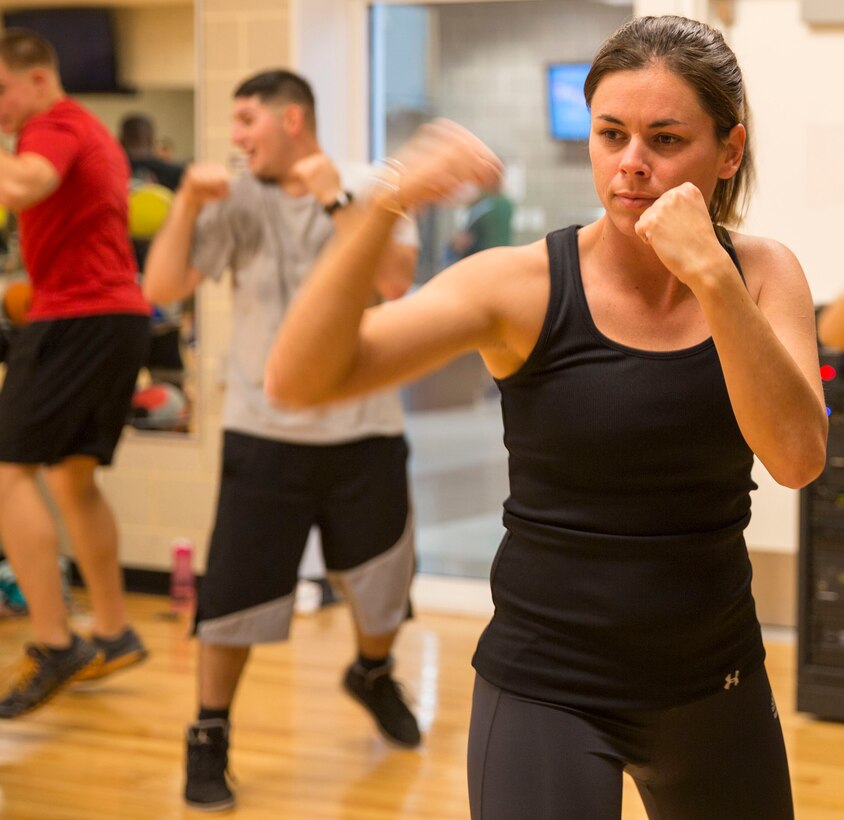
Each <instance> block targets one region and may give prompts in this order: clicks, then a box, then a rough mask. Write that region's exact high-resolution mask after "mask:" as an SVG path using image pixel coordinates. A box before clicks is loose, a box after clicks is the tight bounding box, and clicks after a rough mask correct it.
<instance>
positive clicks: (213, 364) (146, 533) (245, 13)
mask: <svg viewBox="0 0 844 820" xmlns="http://www.w3.org/2000/svg"><path fill="white" fill-rule="evenodd" d="M288 6H289V3H288V2H287V0H200V3H199V6H198V8H197V54H198V63H199V64H198V67H197V72H196V76H197V82H198V84H197V95H196V100H197V135H198V146H197V149H198V156H200V157H202V158H204V159H210V160H215V161H222V162H225V161H227V159H228V157H229V155H230V145H229V115H230V104H231V92H232V90H233V88H234V87H235V85H236V84H237V83H238V82H239V81H240V80H242V79H243V78H244V77H245V76H247V75H248V74H250V73H252V72H254V71H258V70H260V69H262V68H265V67H269V66H277V65H285V64H286V62H287V61H288V59H289V55H290V30H291V28H290V15H289V8H288ZM228 291H229V284H228V282H227V281H223V282H222V283H221V284H206V285H204V286H203V287H202V290H201V295H200V299H199V314H200V315H199V339H200V348H199V351H198V364H199V390H198V396H199V398H198V419H199V430H198V435H197V436H196V437H195V438H192V439H188V440H185V439H184V438H183V437H179V436H176V435H173V436H164V435H161V434H143V433H137V432H135V431H130V432H129V433H128V434H127V435H126V437H125V438H124V440H123V443H122V444H121V447H120V449H119V451H118V454H117V461H116V464H115V466H114V468H112V469H111V470H107V471H104V474H103V482H102V483H103V487H104V489H105V492H106V493H107V495H108V498H109V499H110V501H111V502H112V504H113V506H114V509H115V512H116V514H117V517H118V522H119V526H120V530H121V538H122V545H121V557H122V562H123V565H124V566H127V567H133V568H137V567H142V568H151V569H167V568H168V567H169V564H170V558H169V547H170V542H171V541H172V539H173V538H175V537H177V536H187V537H189V538H191V539H192V540H193V541H194V543H195V544H196V545H197V554H196V559H195V563H196V568H197V569H201V568H202V566H203V565H204V555H205V549H206V543H207V540H208V534H209V531H210V527H211V523H212V514H213V510H214V504H215V500H216V489H217V474H218V469H219V448H220V430H219V418H220V406H221V401H222V383H221V382H222V374H223V372H224V366H225V351H226V345H227V341H228V336H229V330H230V316H229V298H228V297H229V293H228Z"/></svg>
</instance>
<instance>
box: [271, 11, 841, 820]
mask: <svg viewBox="0 0 844 820" xmlns="http://www.w3.org/2000/svg"><path fill="white" fill-rule="evenodd" d="M584 91H585V95H586V99H587V102H588V103H589V106H590V108H591V114H592V130H591V136H590V141H589V148H590V157H591V160H592V168H593V175H594V181H595V187H596V191H597V193H598V196H599V198H600V200H601V203H602V204H603V206H604V209H605V213H604V215H603V216H602V217H601V218H600V219H598V220H597V221H596V222H594V223H592V224H590V225H586V226H583V227H579V226H575V227H570V228H566V229H564V230H561V231H555V232H553V233H551V234H549V236H548V237H547V238H546V240H545V241H543V242H537V243H534V244H532V245H528V246H525V247H522V248H497V249H492V250H489V251H485V252H483V253H480V254H477V255H475V256H472V257H469V258H468V259H466V260H462V261H461V262H459V263H457V264H456V265H454V266H453V267H452V268H449V269H447V270H446V271H444V272H443V273H441V274H440V275H439V276H438V277H436V278H435V279H434V280H433V281H431V282H430V283H429V284H427V285H426V286H425V287H423V288H421V289H420V290H419V291H418V293H417V294H415V295H414V296H413V297H412V298H408V299H404V300H401V301H399V302H395V303H390V304H388V305H383V306H379V307H377V308H374V309H372V310H366V307H367V297H368V294H369V292H370V290H371V281H372V277H373V271H374V268H375V263H376V262H377V259H378V254H379V252H380V249H381V248H382V247H383V246H384V243H385V242H386V240H387V238H388V236H389V234H390V230H391V227H392V224H393V222H394V221H395V220H396V219H397V218H400V217H401V215H402V214H404V213H405V212H406V211H408V210H414V209H416V208H418V207H422V206H424V205H426V204H428V203H432V202H439V201H443V200H445V199H447V197H448V194H449V193H450V192H451V191H453V190H454V189H455V187H456V186H457V185H459V184H462V183H464V182H473V183H476V184H480V185H481V186H484V185H487V186H491V185H493V184H494V183H495V181H496V178H497V176H498V174H499V169H500V166H499V163H498V161H497V159H496V158H495V157H494V155H492V153H491V152H490V151H489V149H488V148H487V147H486V146H485V145H483V144H482V143H481V142H480V141H479V140H477V139H476V138H475V137H474V136H472V135H471V134H469V133H468V132H466V131H465V130H463V129H461V128H460V127H459V126H456V125H454V124H452V123H447V122H439V123H435V124H432V125H429V126H426V127H425V128H423V129H422V131H421V132H420V133H419V134H418V135H417V136H416V137H415V138H414V140H412V141H411V143H410V144H409V145H408V146H406V147H405V148H404V149H403V151H402V152H401V153H400V156H401V158H402V162H401V163H399V162H393V163H391V164H390V165H389V167H390V169H391V170H390V172H389V173H388V174H386V175H385V176H384V177H383V178H382V179H381V180H380V185H379V186H378V187H377V189H376V193H375V195H374V196H373V198H372V200H371V202H370V203H369V204H368V205H365V206H359V207H360V210H359V216H358V222H357V225H356V227H355V228H353V229H351V230H350V232H349V233H347V234H346V235H345V236H344V237H343V238H342V240H341V241H339V242H338V243H337V244H336V245H335V246H334V247H333V248H332V249H331V250H330V251H329V252H328V253H326V254H325V255H324V256H323V257H322V258H321V259H320V260H319V262H318V263H317V265H316V266H315V269H314V271H313V274H312V276H311V279H310V281H309V283H308V284H307V285H306V287H305V288H304V289H303V291H302V292H301V294H300V296H299V298H298V300H297V302H296V304H295V305H294V306H293V308H292V309H291V311H290V313H289V315H288V317H287V320H286V322H285V324H284V326H283V327H282V328H281V330H280V332H279V335H278V338H277V340H276V344H275V346H274V348H273V351H272V353H271V355H270V358H269V361H268V365H267V374H266V390H267V392H268V394H269V395H270V396H271V398H273V399H276V400H278V401H281V402H284V403H287V404H292V405H304V404H314V403H319V402H323V401H333V400H337V399H342V398H345V397H348V396H351V395H354V394H357V393H360V392H363V391H368V390H374V389H378V388H381V387H384V386H386V385H388V384H394V383H396V382H399V381H402V380H409V379H412V378H415V377H417V376H419V375H421V374H422V373H424V372H426V371H429V370H432V369H434V368H436V367H438V366H440V365H442V364H443V363H445V362H446V361H448V360H449V359H451V358H454V357H455V356H457V355H459V354H461V353H463V352H465V351H467V350H472V349H474V350H478V351H479V352H480V353H481V355H482V356H483V358H484V361H485V363H486V365H487V367H488V369H489V371H490V372H491V373H492V375H493V376H494V377H495V378H496V380H497V383H498V386H499V388H500V390H501V397H502V399H501V400H502V412H503V416H504V425H505V444H506V446H507V449H508V451H509V464H510V496H509V498H508V499H507V500H506V502H505V504H504V523H505V527H506V530H507V532H506V535H505V538H504V540H503V542H502V544H501V547H500V549H499V552H498V555H497V556H496V558H495V563H494V565H493V568H492V586H493V599H494V602H495V615H494V617H493V619H492V621H491V623H490V624H489V626H488V627H487V629H486V631H485V632H484V634H483V636H482V638H481V640H480V643H479V646H478V650H477V652H476V655H475V658H474V660H473V663H474V666H475V668H476V670H477V672H478V678H477V686H476V692H475V700H474V705H473V716H472V725H471V729H470V751H469V781H470V799H471V808H472V817H473V818H475V819H476V820H478V819H479V818H483V819H484V820H516V819H517V818H518V820H522V818H530V820H544V818H548V819H549V820H551V818H554V819H556V818H575V820H580V818H584V819H585V818H600V820H604V818H612V817H618V816H619V815H620V800H621V797H620V796H621V776H622V772H623V771H627V772H629V773H630V774H631V775H632V776H633V777H634V779H635V781H636V783H637V785H638V786H639V790H640V793H641V794H642V798H643V801H644V803H645V805H646V808H647V811H648V813H649V816H650V817H652V818H669V820H692V818H694V819H695V820H697V819H699V820H714V819H715V818H722V817H741V818H743V819H744V820H747V819H749V818H760V820H761V818H765V820H787V818H790V817H792V807H791V795H790V788H789V778H788V767H787V763H786V759H785V751H784V745H783V741H782V734H781V730H780V726H779V721H778V718H777V715H776V709H775V707H774V706H773V703H772V701H771V695H770V689H769V687H768V684H767V678H766V675H765V671H764V664H763V661H764V649H763V646H762V641H761V635H760V629H759V624H758V621H757V618H756V614H755V610H754V604H753V598H752V595H751V590H750V576H751V570H750V562H749V560H748V556H747V549H746V546H745V543H744V537H743V531H744V528H745V527H746V525H747V522H748V520H749V516H750V497H749V493H750V491H751V490H752V489H753V488H754V484H753V481H752V479H751V476H750V470H751V466H752V463H753V459H754V456H755V457H757V458H759V459H760V461H762V463H763V464H764V465H765V467H766V468H767V469H768V471H769V472H770V473H771V475H772V476H773V477H774V478H775V479H776V480H777V481H778V482H780V483H781V484H783V485H785V486H788V487H794V488H796V487H801V486H804V485H805V484H807V483H808V482H810V481H811V480H812V479H814V478H815V477H816V476H817V475H818V474H819V473H820V471H821V469H822V468H823V465H824V461H825V445H826V432H827V421H826V413H825V407H824V402H823V398H822V391H821V385H820V379H819V374H818V359H817V350H816V346H815V335H814V319H813V315H814V314H813V310H812V300H811V296H810V294H809V289H808V286H807V284H806V281H805V278H804V276H803V273H802V271H801V268H800V265H799V263H798V262H797V260H796V259H795V258H794V256H793V255H792V254H791V253H790V252H789V251H788V250H787V249H786V248H784V247H783V246H781V245H779V244H778V243H776V242H773V241H770V240H764V239H759V238H754V237H750V236H745V235H741V234H738V233H735V232H733V231H727V230H725V229H724V228H722V227H720V226H722V225H735V224H737V223H738V222H739V221H740V216H741V214H740V210H741V205H742V203H743V200H744V198H745V195H746V193H747V190H748V187H749V181H750V178H751V176H752V164H751V156H750V150H749V142H748V140H747V121H748V114H747V105H746V101H745V97H744V89H743V84H742V77H741V71H740V69H739V67H738V65H737V63H736V60H735V55H734V54H733V53H732V51H730V49H729V47H728V46H727V45H726V43H725V42H724V40H723V38H722V36H721V35H720V33H719V32H717V31H715V30H714V29H712V28H710V27H709V26H706V25H704V24H702V23H698V22H695V21H691V20H687V19H685V18H680V17H672V16H666V17H656V18H653V17H646V18H639V19H636V20H633V21H631V22H630V23H628V24H626V25H624V26H622V27H621V28H620V29H619V30H618V31H617V32H616V33H615V34H614V35H613V36H612V37H611V38H610V39H609V40H608V41H607V42H606V43H605V44H604V45H603V46H602V48H601V49H600V51H599V53H598V55H597V56H596V58H595V60H594V62H593V65H592V69H591V71H590V74H589V76H588V78H587V80H586V84H585V89H584Z"/></svg>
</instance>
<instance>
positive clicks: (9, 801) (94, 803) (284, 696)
mask: <svg viewBox="0 0 844 820" xmlns="http://www.w3.org/2000/svg"><path fill="white" fill-rule="evenodd" d="M79 606H80V609H84V599H82V598H80V599H79ZM130 607H131V612H132V616H133V618H134V621H135V625H136V627H137V628H138V630H139V631H140V632H141V633H142V634H143V636H144V638H145V639H146V641H147V643H148V645H149V647H150V649H151V651H152V655H151V657H150V659H149V660H148V661H147V662H146V663H145V664H144V665H143V666H141V667H138V668H137V669H134V670H131V671H127V672H125V673H123V674H118V675H115V676H114V677H113V678H110V679H107V680H105V681H101V682H99V683H91V684H87V685H86V686H85V687H84V688H83V686H82V685H78V686H76V687H75V688H74V689H73V690H68V691H65V692H63V693H62V694H60V695H59V696H58V697H57V698H56V699H55V700H54V701H53V702H52V703H50V704H48V705H47V706H45V707H44V708H43V709H40V710H38V711H36V712H34V713H32V714H31V715H28V716H25V717H23V718H19V719H17V720H14V721H5V722H2V723H0V817H2V818H4V820H123V819H124V818H126V820H134V819H135V818H137V819H138V820H170V819H171V818H197V817H201V816H203V815H201V814H198V813H196V812H193V811H191V810H189V809H187V808H185V807H184V806H183V804H182V800H181V789H182V769H183V759H182V756H183V754H184V751H183V739H182V735H183V730H184V725H185V723H186V722H187V721H188V720H189V719H190V718H191V717H192V715H193V714H194V708H195V704H194V692H195V645H194V643H193V642H192V641H190V640H189V639H188V638H187V637H186V634H187V626H186V623H185V622H184V621H173V620H170V619H168V618H167V617H166V616H167V601H166V599H164V598H157V597H153V596H140V595H132V596H130ZM85 621H86V619H85V616H84V614H80V615H77V616H76V617H75V622H76V625H77V627H78V628H79V629H82V630H84V629H85V625H86V624H85ZM483 626H484V620H482V619H478V618H471V617H465V616H460V617H457V616H445V615H441V614H432V613H427V612H424V611H423V612H420V613H418V615H417V618H416V620H415V621H413V622H412V623H410V624H408V625H407V626H406V628H405V629H404V631H403V633H402V636H401V638H400V640H399V644H398V647H397V652H396V655H397V660H398V664H397V667H398V675H397V676H398V677H399V678H400V679H401V680H402V681H403V682H404V683H405V684H406V687H407V689H408V691H409V693H410V695H411V697H412V699H413V701H414V702H415V709H416V711H417V713H418V715H419V716H420V722H421V723H422V726H423V729H424V731H425V733H426V741H425V743H424V745H423V747H422V748H421V749H420V750H417V751H399V750H394V749H392V748H391V747H389V746H388V745H387V744H386V743H385V742H384V741H383V740H382V739H381V738H380V736H378V735H377V734H376V733H375V731H374V730H373V727H372V723H371V721H370V719H369V718H368V716H367V715H366V714H365V713H363V711H362V710H361V709H360V707H358V706H357V705H356V704H355V703H354V702H353V701H351V700H350V699H349V698H348V697H347V696H345V695H344V694H343V692H342V691H341V689H340V686H339V680H340V676H341V674H342V671H343V669H344V668H345V665H346V663H347V662H348V661H349V659H350V657H351V654H352V643H351V629H350V625H349V620H348V615H347V612H346V610H345V609H344V607H342V606H335V607H331V608H329V609H326V610H323V611H321V612H319V613H318V614H316V615H309V616H297V618H296V620H295V623H294V629H293V637H292V640H291V641H290V643H289V644H288V645H286V646H265V647H259V648H258V649H257V650H256V651H255V653H254V656H253V659H252V661H251V664H250V666H249V667H248V668H247V674H246V676H245V678H244V681H243V685H242V688H241V691H240V695H239V700H238V703H237V706H236V710H235V713H234V728H233V734H232V741H233V752H232V755H231V764H232V765H231V768H232V770H233V772H234V774H235V776H236V777H237V778H238V779H239V786H238V788H237V793H238V800H239V806H238V809H237V811H236V815H235V816H236V817H238V818H239V820H268V818H275V817H279V818H282V817H283V818H286V820H392V818H417V820H466V819H467V818H468V803H467V799H466V785H465V764H464V757H465V746H466V734H467V725H468V719H469V698H470V692H471V684H472V670H471V667H470V663H469V661H470V658H471V655H472V651H473V648H474V645H475V641H476V640H477V637H478V634H479V633H480V631H481V629H482V628H483ZM27 637H28V630H27V622H26V620H25V619H2V620H0V675H2V677H1V678H0V683H2V687H3V688H4V689H5V686H6V682H7V680H8V676H9V674H10V672H11V670H12V668H13V667H14V664H15V662H16V660H17V658H18V657H19V655H20V652H21V649H20V647H21V644H22V643H23V642H24V641H25V640H26V639H27ZM768 648H769V659H768V668H769V672H770V675H771V679H772V682H773V685H774V689H775V693H776V697H777V702H778V706H779V711H780V715H781V716H782V720H783V725H784V727H785V733H786V743H787V745H788V749H789V755H790V760H791V771H792V779H793V784H794V792H795V798H796V804H797V820H833V818H837V820H841V818H842V817H844V724H835V723H824V722H820V721H816V720H814V719H813V718H811V717H809V716H806V715H802V714H796V713H795V711H794V677H795V673H794V654H795V648H794V646H793V645H792V644H790V643H775V642H771V643H769V647H768ZM630 785H631V784H630V783H629V782H628V783H626V785H625V798H624V820H643V819H644V818H645V813H644V810H643V809H642V807H641V804H640V803H639V799H638V797H637V795H636V793H635V789H634V788H633V787H632V786H631V787H630V788H627V786H630ZM525 820H530V819H529V818H525ZM713 820H721V819H720V818H717V819H716V818H713ZM734 820H749V819H748V818H735V819H734ZM754 820H756V819H755V818H754Z"/></svg>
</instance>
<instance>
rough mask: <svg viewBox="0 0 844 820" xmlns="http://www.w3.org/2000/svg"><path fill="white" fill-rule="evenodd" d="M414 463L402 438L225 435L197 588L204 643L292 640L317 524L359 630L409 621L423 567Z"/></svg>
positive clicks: (379, 630)
mask: <svg viewBox="0 0 844 820" xmlns="http://www.w3.org/2000/svg"><path fill="white" fill-rule="evenodd" d="M407 457H408V448H407V443H406V442H405V439H404V437H403V436H389V437H385V436H378V437H373V438H367V439H362V440H359V441H353V442H348V443H344V444H331V445H302V444H290V443H287V442H281V441H273V440H269V439H264V438H258V437H256V436H251V435H245V434H242V433H236V432H232V431H227V432H226V433H225V436H224V444H223V468H222V476H221V480H220V496H219V501H218V504H217V518H216V522H215V525H214V531H213V533H212V536H211V544H210V547H209V550H208V566H207V569H206V572H205V576H204V578H203V580H202V584H201V585H200V590H199V600H198V606H197V615H196V620H197V628H196V631H197V633H198V635H199V637H200V639H201V640H203V641H204V642H206V643H214V644H229V645H248V644H252V643H261V642H265V641H278V640H284V639H285V638H286V637H287V633H288V631H289V627H290V618H291V615H292V609H293V593H294V590H295V587H296V583H297V580H298V570H299V564H300V562H301V559H302V554H303V552H304V549H305V545H306V543H307V539H308V533H309V532H310V530H311V527H314V526H316V527H318V528H319V530H320V535H321V541H322V552H323V557H324V559H325V566H326V570H327V572H328V576H329V578H330V579H331V580H332V583H336V584H337V585H338V587H339V588H340V591H341V592H342V593H343V595H344V597H345V598H346V599H347V600H349V602H350V604H351V606H352V610H353V614H354V616H355V619H356V621H357V623H358V626H359V627H360V629H361V631H362V632H363V633H364V634H369V635H381V634H386V633H388V632H391V631H393V630H395V629H396V628H397V627H398V625H399V624H400V623H401V621H402V620H404V618H405V617H406V616H407V613H408V605H409V604H408V600H409V599H408V595H409V590H410V583H411V580H412V576H413V571H414V551H413V528H412V524H411V521H410V518H411V517H410V503H409V498H408V483H407Z"/></svg>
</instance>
